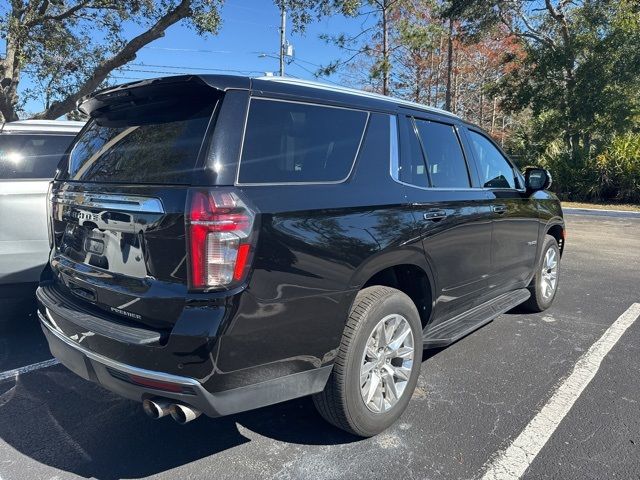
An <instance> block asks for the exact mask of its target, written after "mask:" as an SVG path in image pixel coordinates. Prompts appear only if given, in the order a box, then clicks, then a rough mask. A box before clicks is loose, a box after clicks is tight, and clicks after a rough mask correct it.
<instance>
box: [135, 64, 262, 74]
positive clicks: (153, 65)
mask: <svg viewBox="0 0 640 480" xmlns="http://www.w3.org/2000/svg"><path fill="white" fill-rule="evenodd" d="M129 65H130V66H134V67H148V68H171V69H175V70H201V71H204V72H236V73H239V72H246V73H258V72H259V71H258V70H240V69H233V68H209V67H189V66H180V65H158V64H153V63H128V64H127V65H124V67H126V66H129Z"/></svg>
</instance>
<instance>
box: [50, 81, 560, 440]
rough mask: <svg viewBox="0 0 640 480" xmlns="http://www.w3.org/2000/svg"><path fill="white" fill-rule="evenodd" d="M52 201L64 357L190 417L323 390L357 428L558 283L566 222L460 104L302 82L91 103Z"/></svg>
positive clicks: (186, 88)
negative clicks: (436, 355)
mask: <svg viewBox="0 0 640 480" xmlns="http://www.w3.org/2000/svg"><path fill="white" fill-rule="evenodd" d="M80 108H81V109H82V110H83V111H84V112H86V113H87V114H88V115H89V116H90V118H91V120H90V121H89V122H88V123H87V125H86V126H85V128H84V129H83V131H82V132H81V133H80V134H79V136H78V137H77V139H76V141H75V143H74V145H73V146H72V148H71V150H70V151H69V152H68V153H67V155H66V158H65V159H64V160H63V162H62V163H61V165H60V169H59V174H58V175H57V177H56V179H55V180H54V183H53V186H52V190H51V193H50V198H49V202H48V203H49V208H50V212H51V214H50V230H51V247H52V250H51V256H50V262H49V267H48V268H47V269H46V270H45V272H44V274H43V277H42V281H41V284H40V287H39V289H38V299H39V316H40V319H41V322H42V327H43V330H44V333H45V334H46V337H47V340H48V342H49V346H50V348H51V351H52V353H53V354H54V355H55V356H56V357H57V358H59V359H60V361H61V362H62V363H63V364H64V365H66V366H67V367H68V368H69V369H71V370H72V371H74V372H75V373H77V374H78V375H80V376H82V377H84V378H86V379H89V380H92V381H94V382H97V383H99V384H101V385H103V386H104V387H106V388H107V389H109V390H111V391H113V392H116V393H118V394H120V395H122V396H124V397H127V398H130V399H133V400H137V401H142V402H143V406H144V410H145V411H146V413H147V414H149V415H150V416H152V417H155V418H160V417H163V416H165V415H167V414H170V415H171V416H172V417H173V418H174V419H175V420H176V421H178V422H180V423H186V422H188V421H190V420H192V419H194V418H196V417H197V416H198V415H200V413H204V414H206V415H208V416H211V417H216V416H220V415H228V414H232V413H234V412H240V411H244V410H248V409H253V408H257V407H261V406H264V405H269V404H273V403H276V402H281V401H284V400H289V399H292V398H296V397H301V396H304V395H311V394H313V395H314V397H313V398H314V401H315V404H316V406H317V407H318V410H319V411H320V413H321V415H322V416H323V417H325V418H326V419H327V420H328V421H330V422H331V423H333V424H335V425H336V426H338V427H340V428H343V429H345V430H348V431H350V432H353V433H355V434H357V435H361V436H370V435H374V434H376V433H378V432H380V431H382V430H383V429H385V428H386V427H388V426H389V425H391V423H393V422H394V421H395V420H396V419H397V418H398V417H399V416H400V415H401V413H402V412H403V410H404V409H405V408H406V406H407V403H408V402H409V399H410V398H411V395H412V393H413V390H414V388H415V385H416V382H417V378H418V374H419V370H420V364H421V359H422V350H423V348H430V347H440V346H444V345H448V344H450V343H452V342H455V341H456V340H458V339H460V338H461V337H463V336H464V335H466V334H468V333H470V332H471V331H473V330H475V329H477V328H478V327H480V326H482V325H484V324H486V323H487V322H489V321H491V320H492V319H493V318H495V317H496V316H498V315H500V314H501V313H503V312H506V311H507V310H510V309H512V308H514V307H516V306H517V305H520V304H524V306H526V307H527V308H528V309H530V310H535V311H541V310H544V309H545V308H547V307H549V305H550V304H551V302H552V301H553V298H554V296H555V294H556V289H557V285H558V266H559V260H560V255H561V253H562V248H563V243H564V232H565V227H564V222H563V217H562V211H561V208H560V204H559V202H558V200H557V198H556V197H555V196H554V195H552V194H551V193H549V192H547V191H545V189H546V188H547V186H548V185H549V183H550V177H549V175H548V173H547V172H546V171H545V170H541V169H528V170H527V171H526V172H525V173H524V174H521V173H520V172H519V171H517V170H516V168H515V167H514V166H513V164H512V163H511V162H510V161H509V159H508V158H507V157H506V156H505V155H504V154H503V153H502V151H501V150H500V148H498V147H497V146H496V145H495V144H494V142H493V141H492V140H491V139H490V138H489V136H488V135H487V134H486V133H484V132H483V131H482V130H480V129H478V128H476V127H474V126H472V125H469V124H467V123H465V122H464V121H463V120H461V119H460V118H458V117H456V116H454V115H451V114H449V113H447V112H444V111H440V110H436V109H431V108H427V107H424V106H421V105H418V104H414V103H410V102H405V101H402V100H395V99H392V98H388V97H383V96H380V95H374V94H368V93H365V92H361V91H357V90H350V89H345V88H334V87H328V86H325V85H321V84H317V83H313V82H304V81H298V80H293V79H287V78H259V79H255V78H254V79H250V78H244V77H232V76H218V75H213V76H206V75H203V76H182V77H170V78H161V79H156V80H145V81H141V82H137V83H131V84H127V85H123V86H119V87H115V88H109V89H107V90H102V91H100V92H97V93H95V94H93V95H91V96H89V97H87V98H86V99H84V101H83V102H82V104H81V105H80Z"/></svg>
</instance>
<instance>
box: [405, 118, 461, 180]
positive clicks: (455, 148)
mask: <svg viewBox="0 0 640 480" xmlns="http://www.w3.org/2000/svg"><path fill="white" fill-rule="evenodd" d="M416 127H417V129H418V134H419V135H420V139H421V141H422V147H423V149H424V154H425V156H426V159H427V168H428V169H429V177H430V178H431V186H432V187H436V188H438V187H439V188H469V187H470V186H471V184H470V183H469V171H468V170H467V163H466V161H465V158H464V154H463V153H462V147H461V146H460V141H459V139H458V135H457V134H456V131H455V129H454V127H453V125H448V124H445V123H439V122H432V121H428V120H418V119H416Z"/></svg>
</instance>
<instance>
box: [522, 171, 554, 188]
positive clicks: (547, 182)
mask: <svg viewBox="0 0 640 480" xmlns="http://www.w3.org/2000/svg"><path fill="white" fill-rule="evenodd" d="M524 183H525V187H527V190H528V191H530V192H537V191H538V190H546V189H547V188H549V187H550V186H551V174H550V173H549V171H548V170H545V169H544V168H537V167H527V168H525V170H524Z"/></svg>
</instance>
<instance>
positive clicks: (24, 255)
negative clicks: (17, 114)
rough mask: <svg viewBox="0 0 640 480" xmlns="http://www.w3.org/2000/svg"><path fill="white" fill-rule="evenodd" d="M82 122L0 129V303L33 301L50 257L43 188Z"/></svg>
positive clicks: (34, 122) (2, 126) (22, 123)
mask: <svg viewBox="0 0 640 480" xmlns="http://www.w3.org/2000/svg"><path fill="white" fill-rule="evenodd" d="M82 125H84V123H83V122H68V121H52V120H24V121H18V122H9V123H4V124H0V298H15V297H23V296H24V295H26V294H28V295H31V296H33V294H34V292H35V289H36V286H37V284H38V280H39V279H40V273H41V272H42V269H43V268H44V266H45V264H46V263H47V259H48V257H49V243H48V241H47V212H46V195H47V188H48V186H49V183H50V182H51V179H52V178H53V176H54V174H55V172H56V167H57V166H58V162H59V161H60V159H61V158H62V154H63V153H64V152H65V150H66V149H67V147H68V146H69V145H70V144H71V141H72V140H73V138H74V136H75V135H76V134H77V133H78V132H79V131H80V129H81V128H82Z"/></svg>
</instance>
